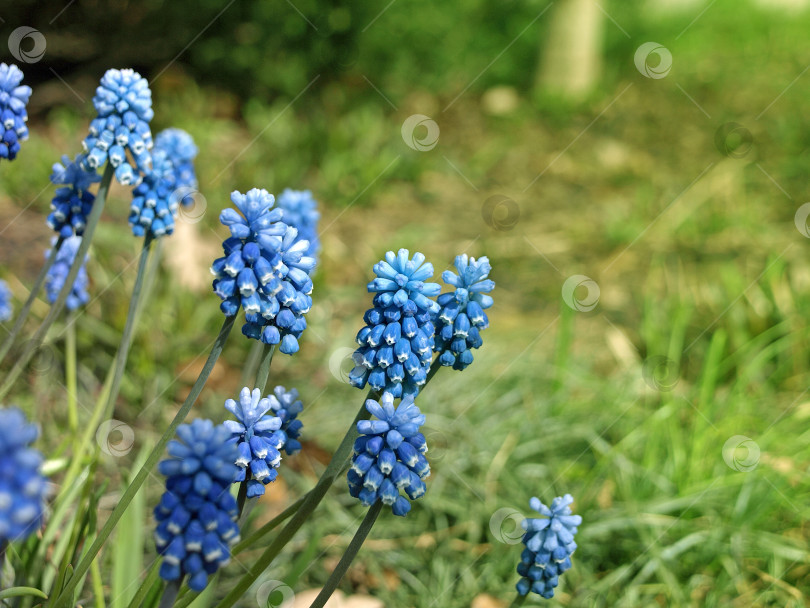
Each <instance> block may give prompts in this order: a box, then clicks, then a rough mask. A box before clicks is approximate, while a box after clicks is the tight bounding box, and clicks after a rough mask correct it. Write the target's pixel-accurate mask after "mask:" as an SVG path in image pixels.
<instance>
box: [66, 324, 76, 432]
mask: <svg viewBox="0 0 810 608" xmlns="http://www.w3.org/2000/svg"><path fill="white" fill-rule="evenodd" d="M75 321H76V314H75V312H74V313H73V314H72V315H71V318H70V320H69V321H68V326H67V328H66V331H65V386H66V388H67V410H68V425H69V426H70V432H71V435H73V437H75V438H76V441H78V436H79V413H78V409H77V405H76V391H77V390H78V381H77V378H76V373H77V371H76V323H75Z"/></svg>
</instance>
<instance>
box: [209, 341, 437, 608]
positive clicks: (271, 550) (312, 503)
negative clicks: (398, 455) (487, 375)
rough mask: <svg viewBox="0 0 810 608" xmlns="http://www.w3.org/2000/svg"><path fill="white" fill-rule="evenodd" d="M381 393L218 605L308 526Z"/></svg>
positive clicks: (227, 607)
mask: <svg viewBox="0 0 810 608" xmlns="http://www.w3.org/2000/svg"><path fill="white" fill-rule="evenodd" d="M441 367H442V365H441V363H439V359H438V357H437V358H436V359H434V361H433V364H432V365H431V366H430V370H429V372H428V374H427V379H426V381H425V385H424V386H423V387H422V390H424V387H425V386H427V383H428V382H429V381H430V380H431V379H432V378H433V376H435V375H436V373H437V372H438V371H439V369H440V368H441ZM378 398H379V393H377V392H376V391H374V390H370V391H369V392H368V394H367V395H366V398H365V399H363V405H361V406H360V410H359V411H358V412H357V415H356V416H355V417H354V420H353V421H352V424H351V426H350V427H349V430H348V431H347V432H346V435H345V436H344V437H343V440H342V441H341V442H340V445H339V446H338V448H337V450H335V453H334V454H333V455H332V459H331V460H330V461H329V464H328V465H326V469H325V470H324V472H323V473H322V474H321V477H320V479H318V481H317V482H316V483H315V487H314V488H312V489H311V490H310V491H309V493H308V494H307V495H306V498H305V499H304V502H303V503H302V504H301V506H300V507H299V508H298V511H296V513H295V515H293V517H292V519H290V521H289V522H288V523H287V525H286V526H284V528H283V529H282V530H281V532H279V534H278V536H277V537H276V538H275V540H274V541H273V542H272V543H271V544H270V546H269V547H267V549H265V550H264V552H263V553H262V554H261V555H260V556H259V557H258V558H257V559H256V561H255V562H253V564H252V565H251V566H250V567H249V568H248V571H247V572H246V573H245V574H244V575H243V576H242V578H241V579H239V582H238V583H236V586H235V587H234V588H233V589H231V591H230V592H229V593H228V594H227V595H226V596H225V597H224V598H223V599H222V601H220V602H219V604H217V608H231V606H233V605H234V604H235V603H236V602H237V601H238V600H239V599H240V598H241V597H242V596H243V595H244V594H245V592H246V591H247V590H248V589H249V588H250V586H251V585H252V584H253V582H254V581H255V580H256V579H257V578H259V576H261V574H262V572H264V571H265V570H266V569H267V568H268V566H270V564H271V563H272V562H273V560H274V559H275V558H276V557H277V556H278V554H279V553H281V550H282V549H283V548H284V547H285V546H286V545H287V543H288V542H290V540H291V539H292V537H293V536H294V535H295V533H296V532H298V530H299V529H300V528H301V526H302V525H304V522H306V520H307V519H308V518H309V516H310V515H311V514H312V512H313V511H314V510H315V509H316V508H317V507H318V505H319V504H320V502H321V501H322V500H323V498H324V496H326V492H327V491H328V490H329V488H330V487H331V486H332V484H333V483H334V481H335V478H336V477H337V476H338V475H339V474H340V473H341V472H342V471H343V466H344V465H345V463H346V461H347V460H348V459H349V457H350V456H351V453H352V448H353V446H354V441H355V440H356V439H357V437H358V436H359V433H358V432H357V423H358V422H359V421H360V420H365V419H366V418H368V416H369V414H368V411H367V410H366V407H365V403H366V401H367V400H368V399H378Z"/></svg>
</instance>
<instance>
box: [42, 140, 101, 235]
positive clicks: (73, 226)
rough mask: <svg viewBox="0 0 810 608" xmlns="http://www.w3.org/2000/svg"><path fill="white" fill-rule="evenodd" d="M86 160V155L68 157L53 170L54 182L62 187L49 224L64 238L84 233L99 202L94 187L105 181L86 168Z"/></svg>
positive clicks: (55, 196) (56, 195)
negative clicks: (92, 211)
mask: <svg viewBox="0 0 810 608" xmlns="http://www.w3.org/2000/svg"><path fill="white" fill-rule="evenodd" d="M83 160H84V154H77V155H76V158H75V159H74V160H70V157H69V156H68V155H67V154H64V155H63V156H62V162H61V163H54V165H53V168H52V170H51V178H50V179H51V183H52V184H54V185H57V186H62V187H61V188H57V189H56V194H55V195H54V197H53V200H52V201H51V213H50V214H49V215H48V219H47V222H48V226H50V227H51V229H52V230H55V231H56V232H57V233H58V234H59V236H61V237H64V238H67V237H69V236H73V235H74V234H77V235H79V236H81V235H82V234H84V228H85V226H86V225H87V216H88V215H90V211H91V210H92V208H93V201H95V200H96V197H95V196H94V195H93V193H92V192H90V186H92V185H93V184H95V183H96V182H98V181H100V180H101V176H100V175H99V174H98V173H96V171H95V169H85V168H84V167H83V166H82V164H83Z"/></svg>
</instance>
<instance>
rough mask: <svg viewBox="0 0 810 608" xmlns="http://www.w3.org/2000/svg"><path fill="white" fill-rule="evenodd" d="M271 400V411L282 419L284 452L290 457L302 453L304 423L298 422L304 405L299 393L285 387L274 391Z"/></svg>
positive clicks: (280, 430) (278, 387) (279, 387)
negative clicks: (301, 440) (300, 439)
mask: <svg viewBox="0 0 810 608" xmlns="http://www.w3.org/2000/svg"><path fill="white" fill-rule="evenodd" d="M273 393H274V394H272V395H270V396H269V397H268V399H269V400H270V409H271V410H272V411H273V413H274V414H275V415H276V416H278V417H279V418H280V419H281V429H279V432H280V433H282V434H283V435H284V444H283V446H284V451H285V452H287V455H288V456H292V455H293V454H295V453H296V452H299V451H301V442H300V441H299V438H300V437H301V429H302V428H303V427H304V423H303V422H301V421H300V420H298V414H300V413H301V412H302V411H304V404H303V403H302V402H301V400H300V399H299V398H298V391H297V390H296V389H294V388H291V389H290V390H289V391H288V390H287V389H285V388H284V387H283V386H277V387H276V388H275V389H273Z"/></svg>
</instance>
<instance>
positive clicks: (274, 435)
mask: <svg viewBox="0 0 810 608" xmlns="http://www.w3.org/2000/svg"><path fill="white" fill-rule="evenodd" d="M225 409H226V410H228V411H229V412H230V413H231V414H233V415H234V416H236V420H226V421H225V426H226V427H227V429H228V430H229V431H230V433H231V442H232V443H234V444H235V445H236V447H237V449H238V450H239V453H238V456H237V458H236V461H235V462H236V465H237V466H238V467H239V471H238V473H237V475H236V477H235V478H234V481H235V482H243V481H245V480H247V497H248V498H254V497H256V496H262V495H263V494H264V486H266V485H267V484H269V483H270V482H271V481H275V480H276V477H278V471H276V469H278V466H279V464H281V452H280V451H279V450H281V448H282V447H283V445H284V434H283V433H281V432H280V429H281V424H282V421H281V418H279V417H278V416H274V415H273V414H268V413H267V412H269V411H271V404H270V399H268V398H267V397H265V398H262V392H261V391H260V390H259V389H258V388H254V389H253V391H252V392H251V390H250V389H249V388H248V387H245V388H243V389H242V391H241V392H240V393H239V401H238V402H237V401H234V400H233V399H228V400H226V401H225Z"/></svg>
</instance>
